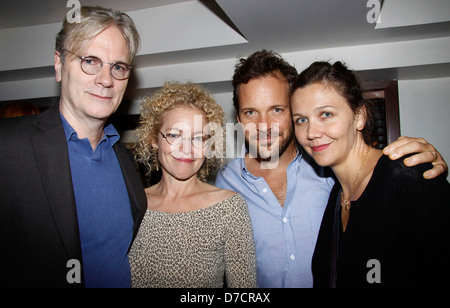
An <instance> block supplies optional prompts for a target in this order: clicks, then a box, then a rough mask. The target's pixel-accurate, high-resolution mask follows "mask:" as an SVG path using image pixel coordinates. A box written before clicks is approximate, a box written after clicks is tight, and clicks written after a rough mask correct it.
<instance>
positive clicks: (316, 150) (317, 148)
mask: <svg viewBox="0 0 450 308" xmlns="http://www.w3.org/2000/svg"><path fill="white" fill-rule="evenodd" d="M329 145H330V143H329V144H321V145H317V146H311V147H310V148H311V149H312V150H313V151H314V152H321V151H323V150H325V149H326V148H328V146H329Z"/></svg>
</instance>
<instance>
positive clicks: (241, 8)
mask: <svg viewBox="0 0 450 308" xmlns="http://www.w3.org/2000/svg"><path fill="white" fill-rule="evenodd" d="M1 1H2V4H1V7H2V10H1V11H0V42H1V47H0V57H1V58H2V61H1V62H0V103H1V102H2V101H7V100H16V99H34V100H35V101H36V102H37V103H38V104H45V103H44V101H47V102H49V101H50V102H51V99H52V98H53V100H54V99H56V97H57V96H58V87H57V85H55V84H56V83H55V82H54V71H53V68H52V65H53V52H54V38H55V35H56V33H57V32H58V31H59V29H60V27H61V23H62V20H63V18H64V17H65V16H66V14H67V13H68V12H69V10H71V8H72V6H71V5H70V4H71V3H72V2H76V1H73V0H70V1H67V0H58V1H55V0H39V1H28V0H27V1H25V0H14V1H7V0H1ZM79 2H80V3H81V4H82V5H101V6H104V7H112V8H114V9H118V10H123V11H125V12H127V13H128V14H129V15H130V16H131V17H132V18H133V20H134V21H135V23H136V26H137V28H138V30H139V32H140V34H141V38H142V46H141V50H140V52H139V54H138V56H137V58H136V60H135V67H136V72H135V75H134V77H133V78H132V80H130V85H129V91H128V92H127V97H126V99H128V100H137V99H138V98H139V97H140V96H142V95H144V94H146V93H148V92H149V91H152V90H153V89H155V88H157V87H159V86H160V85H161V84H162V83H163V82H164V81H165V80H169V79H176V80H179V79H189V80H193V81H195V82H198V83H202V84H204V85H205V86H206V87H207V88H209V89H210V90H211V91H212V92H215V93H223V92H229V91H230V89H231V88H230V79H231V76H232V71H233V66H234V63H235V62H236V59H237V58H238V57H241V56H247V55H249V54H251V53H253V52H254V51H256V50H260V49H262V48H265V49H271V50H274V51H276V52H279V53H281V54H282V55H287V57H288V58H292V59H294V62H296V63H295V64H296V66H297V68H298V69H302V68H304V67H303V66H305V65H306V63H307V62H311V59H313V58H315V57H319V56H326V55H327V54H328V53H323V52H322V51H324V50H326V51H329V52H335V53H337V54H339V53H340V52H342V53H343V54H344V56H345V57H354V58H356V61H355V63H356V64H358V61H359V63H361V64H359V66H360V68H361V70H365V71H367V72H369V73H370V72H372V71H373V73H374V74H373V76H375V75H377V74H378V75H380V72H381V75H383V74H385V75H386V74H387V75H395V74H397V73H398V67H403V68H404V70H403V72H404V74H418V72H419V75H420V74H423V72H425V71H428V72H433V74H437V75H436V76H438V77H440V76H450V73H449V72H450V60H449V59H448V55H447V54H448V53H449V52H448V49H447V51H445V50H440V49H441V47H439V46H444V48H446V46H449V45H448V39H449V38H450V0H429V1H422V0H385V1H383V6H382V7H381V6H380V9H381V15H380V16H381V23H378V24H376V23H369V22H368V14H371V13H374V12H377V3H379V2H378V1H377V0H375V1H374V0H358V1H355V0H333V1H331V0H314V1H311V0H276V1H274V0H216V1H213V0H127V1H123V0H80V1H79ZM369 17H370V16H369ZM434 45H436V46H438V47H437V48H430V49H431V50H430V51H426V53H427V52H430V57H429V58H430V59H433V60H427V58H428V56H427V54H426V53H425V56H424V53H423V52H422V53H421V54H418V53H419V51H418V50H417V49H421V48H422V47H423V46H434ZM363 46H364V47H363ZM367 46H374V50H375V51H374V52H373V54H371V55H370V59H373V61H374V63H375V62H376V61H380V64H377V65H375V64H374V65H372V66H370V65H368V64H366V63H365V62H366V61H368V60H366V59H363V57H361V56H360V54H361V53H371V52H370V50H371V48H370V47H367ZM415 46H416V47H417V48H416V47H415ZM377 48H378V49H377ZM389 48H397V49H398V48H400V49H402V50H403V51H405V50H408V54H409V50H411V52H412V55H411V56H410V58H407V59H406V60H404V61H406V62H405V63H403V62H402V61H403V58H402V57H401V56H396V57H397V58H395V59H396V60H395V61H397V62H398V63H392V64H391V63H388V60H383V61H384V62H382V63H381V60H378V58H377V55H376V53H377V52H376V50H381V51H383V52H384V51H385V50H389ZM423 48H425V49H426V48H427V47H423ZM397 49H396V50H397ZM436 49H439V50H436ZM414 52H416V53H417V55H416V54H415V53H414ZM347 55H348V56H347ZM295 59H297V61H295ZM303 59H304V60H303ZM325 60H327V59H325ZM303 61H304V62H303ZM392 62H394V60H393V61H392ZM415 68H417V69H415ZM375 73H377V74H375ZM366 75H367V74H366ZM366 75H364V76H366ZM369 76H370V74H369ZM433 76H434V75H433ZM383 77H386V76H383ZM387 77H390V76H387Z"/></svg>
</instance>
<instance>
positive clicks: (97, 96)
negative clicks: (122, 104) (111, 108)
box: [89, 93, 112, 100]
mask: <svg viewBox="0 0 450 308" xmlns="http://www.w3.org/2000/svg"><path fill="white" fill-rule="evenodd" d="M89 94H90V95H92V96H93V97H95V98H98V99H103V100H110V99H111V98H112V97H109V96H101V95H97V94H93V93H89Z"/></svg>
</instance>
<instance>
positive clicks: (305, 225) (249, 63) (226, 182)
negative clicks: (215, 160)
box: [215, 50, 446, 288]
mask: <svg viewBox="0 0 450 308" xmlns="http://www.w3.org/2000/svg"><path fill="white" fill-rule="evenodd" d="M296 77H297V71H296V69H295V68H294V67H292V66H291V65H290V64H288V63H287V62H286V61H284V60H283V59H282V58H281V57H280V56H279V55H278V54H276V53H273V52H270V51H266V50H262V51H258V52H255V53H254V54H253V55H251V56H250V57H248V58H247V59H241V60H240V63H238V65H237V66H236V70H235V73H234V76H233V87H234V92H233V101H234V107H235V109H236V111H237V120H238V122H239V123H240V124H242V125H243V126H244V132H245V145H244V147H243V149H242V155H241V156H240V157H242V158H237V159H235V160H233V161H231V162H230V163H228V164H227V165H226V166H224V167H223V168H222V170H221V171H220V172H219V174H218V175H217V178H216V182H215V184H216V186H218V187H220V188H223V189H229V190H234V191H237V192H239V193H241V194H242V195H243V196H244V197H245V199H246V201H247V204H248V209H249V213H250V218H251V221H252V226H253V233H254V238H255V246H256V259H257V275H258V276H257V279H258V286H259V287H262V288H271V287H272V288H281V287H283V288H284V287H285V288H300V287H312V286H313V281H312V271H311V260H312V256H313V253H314V248H315V244H316V240H317V236H318V232H319V229H320V224H321V221H322V216H323V213H324V210H325V207H326V205H327V202H328V197H329V194H330V191H331V189H332V186H333V184H334V180H333V178H332V177H331V176H327V173H328V175H331V170H330V169H323V168H320V167H318V166H317V165H316V164H315V163H314V161H313V160H312V159H311V158H310V157H309V156H306V155H304V154H302V153H301V152H299V150H298V147H297V146H296V141H295V138H294V127H293V123H292V119H291V112H290V106H289V99H290V97H289V96H290V87H291V85H292V83H293V81H294V80H295V79H296ZM384 152H385V153H386V154H390V157H391V159H397V158H399V157H401V156H403V155H405V154H409V153H412V152H421V153H420V154H418V155H415V156H412V157H410V158H408V160H410V162H408V161H405V163H408V165H413V164H419V163H424V162H435V163H434V165H435V166H434V168H433V169H432V170H433V171H432V172H434V175H436V176H437V175H438V173H441V172H442V171H443V170H442V169H444V171H445V170H446V165H445V162H443V160H441V159H439V163H438V160H437V158H438V157H440V155H439V154H436V149H434V147H433V146H432V145H430V144H428V143H426V141H424V140H423V139H420V140H419V139H415V138H403V139H402V140H401V141H396V142H395V145H394V143H393V144H391V145H390V146H389V147H387V148H386V149H385V151H384ZM395 155H397V156H395ZM411 159H413V161H411ZM433 159H434V160H433ZM439 165H441V166H443V167H444V168H442V167H440V166H439Z"/></svg>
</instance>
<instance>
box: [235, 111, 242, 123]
mask: <svg viewBox="0 0 450 308" xmlns="http://www.w3.org/2000/svg"><path fill="white" fill-rule="evenodd" d="M236 120H237V121H238V123H241V119H239V112H238V113H237V115H236Z"/></svg>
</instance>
